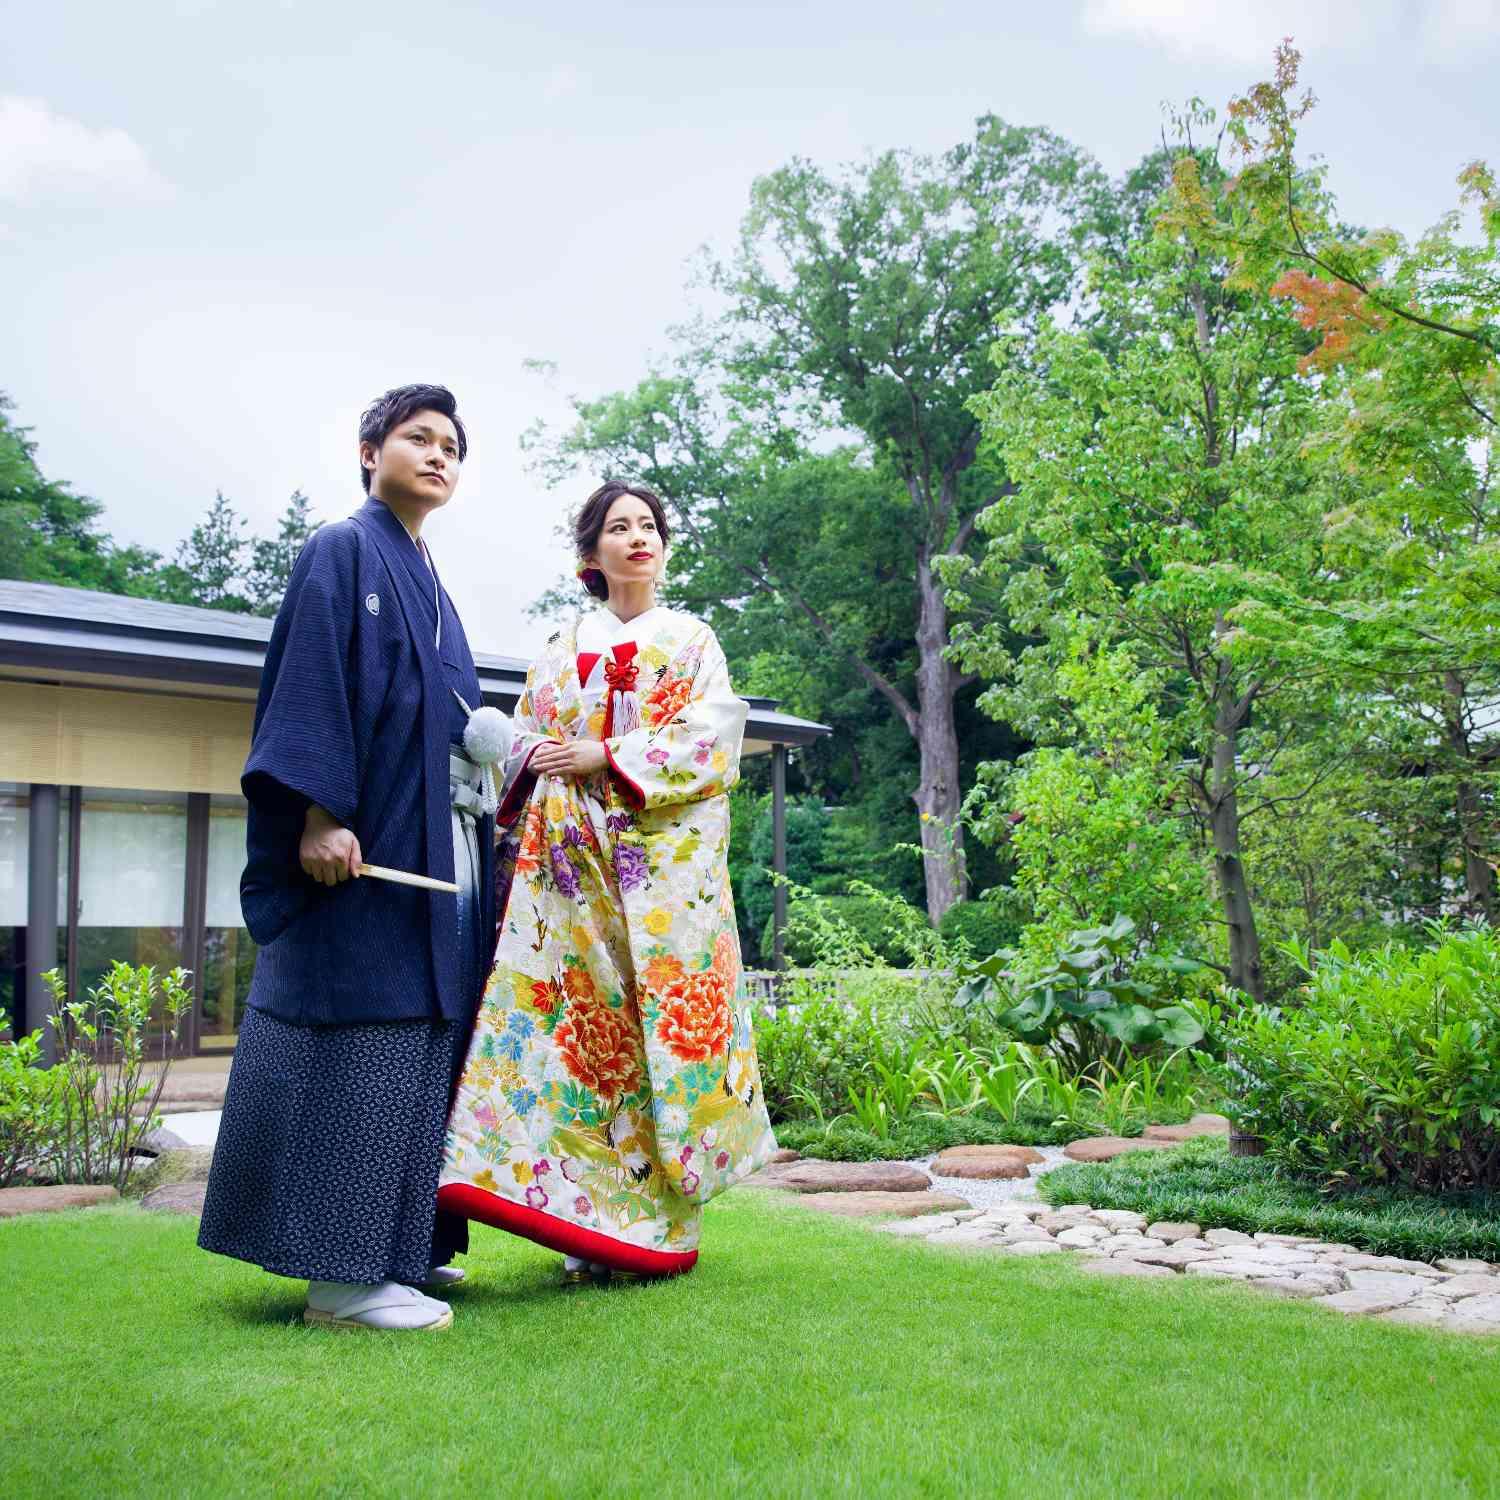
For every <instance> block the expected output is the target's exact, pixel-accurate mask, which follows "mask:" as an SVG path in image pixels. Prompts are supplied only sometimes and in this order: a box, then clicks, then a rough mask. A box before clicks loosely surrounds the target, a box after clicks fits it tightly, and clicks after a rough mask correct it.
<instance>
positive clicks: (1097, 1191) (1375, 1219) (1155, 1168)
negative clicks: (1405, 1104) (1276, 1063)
mask: <svg viewBox="0 0 1500 1500" xmlns="http://www.w3.org/2000/svg"><path fill="white" fill-rule="evenodd" d="M1037 1186H1038V1191H1039V1192H1040V1194H1041V1196H1042V1197H1043V1198H1045V1199H1047V1201H1048V1202H1050V1203H1091V1204H1093V1206H1094V1207H1095V1208H1129V1209H1134V1210H1135V1211H1136V1212H1137V1213H1143V1214H1146V1215H1148V1216H1149V1217H1151V1218H1153V1219H1186V1220H1190V1221H1193V1222H1197V1223H1202V1224H1205V1225H1209V1224H1211V1225H1213V1226H1215V1227H1217V1228H1223V1229H1240V1230H1244V1231H1245V1232H1246V1233H1254V1232H1255V1231H1256V1230H1266V1231H1268V1232H1270V1233H1273V1234H1306V1235H1309V1236H1316V1237H1317V1238H1319V1239H1324V1240H1331V1241H1339V1242H1344V1243H1347V1244H1351V1245H1357V1246H1358V1247H1359V1248H1360V1249H1362V1250H1368V1251H1370V1252H1371V1253H1372V1254H1376V1255H1400V1256H1406V1257H1408V1258H1411V1259H1415V1260H1436V1259H1437V1258H1438V1257H1440V1256H1473V1257H1476V1258H1478V1259H1480V1260H1493V1261H1500V1193H1489V1194H1485V1193H1464V1194H1450V1195H1445V1196H1443V1197H1432V1196H1428V1195H1425V1194H1421V1193H1414V1192H1405V1191H1399V1190H1396V1189H1392V1188H1351V1189H1347V1190H1345V1191H1341V1192H1338V1193H1331V1192H1328V1191H1323V1190H1320V1189H1319V1187H1318V1185H1317V1184H1316V1183H1313V1182H1310V1181H1307V1180H1305V1179H1301V1178H1298V1177H1295V1176H1292V1175H1291V1174H1290V1173H1288V1172H1286V1171H1285V1170H1284V1169H1281V1168H1279V1167H1277V1166H1276V1164H1275V1163H1273V1162H1272V1161H1270V1160H1269V1159H1268V1158H1266V1157H1248V1158H1236V1157H1231V1156H1229V1155H1228V1153H1227V1150H1226V1147H1225V1144H1224V1142H1223V1141H1220V1140H1201V1141H1190V1142H1188V1143H1187V1144H1186V1145H1185V1146H1182V1147H1181V1148H1180V1149H1178V1150H1175V1151H1162V1152H1155V1151H1153V1152H1135V1153H1131V1154H1129V1155H1126V1156H1121V1157H1117V1158H1116V1159H1115V1160H1114V1161H1110V1162H1103V1163H1100V1164H1098V1165H1082V1164H1079V1165H1073V1166H1066V1167H1059V1168H1058V1169H1057V1170H1056V1171H1055V1172H1049V1173H1048V1174H1047V1175H1046V1176H1045V1177H1043V1178H1042V1179H1041V1180H1040V1181H1039V1183H1038V1185H1037Z"/></svg>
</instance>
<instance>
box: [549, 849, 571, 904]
mask: <svg viewBox="0 0 1500 1500" xmlns="http://www.w3.org/2000/svg"><path fill="white" fill-rule="evenodd" d="M549 852H550V854H551V857H552V879H553V880H554V881H555V882H556V883H557V888H558V890H559V891H561V892H562V894H563V895H564V896H566V897H567V898H568V900H570V901H576V900H577V899H578V871H577V870H575V869H574V868H573V865H572V862H571V861H570V860H569V859H568V856H567V854H566V853H565V852H564V851H563V848H562V846H561V845H560V844H554V845H553V846H552V848H551V850H550V851H549Z"/></svg>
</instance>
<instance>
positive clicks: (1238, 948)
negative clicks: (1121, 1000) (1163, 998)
mask: <svg viewBox="0 0 1500 1500" xmlns="http://www.w3.org/2000/svg"><path fill="white" fill-rule="evenodd" d="M1219 628H1220V630H1222V629H1223V622H1222V621H1221V622H1220V626H1219ZM1232 685H1233V678H1232V676H1231V674H1230V671H1229V668H1228V666H1227V665H1226V664H1225V663H1224V662H1223V661H1220V662H1219V667H1218V681H1217V684H1216V691H1215V700H1216V701H1215V704H1214V730H1213V770H1212V779H1211V781H1210V783H1209V795H1208V826H1209V831H1210V833H1211V834H1212V836H1213V841H1214V873H1215V875H1216V876H1217V877H1218V882H1219V900H1220V901H1221V902H1222V904H1223V907H1224V921H1225V924H1226V925H1227V926H1228V928H1229V982H1230V984H1232V985H1233V986H1234V987H1235V988H1236V989H1238V990H1243V991H1244V992H1245V994H1247V995H1249V996H1250V998H1251V999H1252V1000H1257V1001H1259V1000H1264V999H1265V976H1264V975H1263V974H1262V972H1261V964H1260V934H1259V933H1258V932H1257V931H1256V930H1255V910H1254V907H1253V906H1252V905H1251V902H1250V883H1249V881H1247V880H1246V879H1245V866H1244V863H1243V862H1242V861H1241V859H1240V799H1239V790H1238V785H1237V781H1236V768H1235V762H1236V760H1237V758H1238V749H1239V733H1240V729H1241V727H1242V726H1243V724H1244V722H1245V718H1246V715H1247V714H1248V712H1249V702H1248V699H1246V700H1242V701H1240V702H1235V701H1234V695H1233V686H1232Z"/></svg>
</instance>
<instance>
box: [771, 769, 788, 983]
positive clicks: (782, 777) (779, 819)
mask: <svg viewBox="0 0 1500 1500" xmlns="http://www.w3.org/2000/svg"><path fill="white" fill-rule="evenodd" d="M771 868H772V869H773V870H774V871H775V872H776V873H777V874H778V875H780V876H782V877H785V875H786V746H785V745H772V746H771ZM772 899H773V901H774V905H773V907H772V915H771V967H772V968H773V969H774V970H775V971H776V972H777V973H778V974H780V973H781V972H782V970H784V969H785V968H786V886H784V885H782V884H781V883H780V882H778V883H777V886H776V891H775V895H774V897H773V898H772Z"/></svg>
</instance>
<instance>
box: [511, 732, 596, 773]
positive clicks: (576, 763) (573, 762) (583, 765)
mask: <svg viewBox="0 0 1500 1500" xmlns="http://www.w3.org/2000/svg"><path fill="white" fill-rule="evenodd" d="M606 764H607V762H606V760H605V757H604V746H603V745H602V744H600V743H599V741H598V740H569V741H568V742H567V743H566V744H555V743H551V742H549V743H548V744H545V745H542V746H541V747H540V748H539V749H537V750H535V751H533V753H532V756H531V761H530V764H529V765H528V766H527V767H526V769H527V770H528V771H531V772H533V773H534V774H535V775H537V776H597V775H598V774H599V772H600V771H602V770H603V769H604V767H605V765H606Z"/></svg>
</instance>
